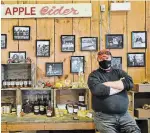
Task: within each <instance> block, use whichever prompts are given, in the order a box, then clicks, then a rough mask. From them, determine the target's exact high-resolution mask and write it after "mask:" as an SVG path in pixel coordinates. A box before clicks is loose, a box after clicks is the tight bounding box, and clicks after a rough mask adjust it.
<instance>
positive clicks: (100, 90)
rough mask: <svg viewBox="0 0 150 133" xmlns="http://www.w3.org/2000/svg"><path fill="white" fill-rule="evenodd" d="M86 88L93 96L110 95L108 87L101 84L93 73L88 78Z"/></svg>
mask: <svg viewBox="0 0 150 133" xmlns="http://www.w3.org/2000/svg"><path fill="white" fill-rule="evenodd" d="M88 86H89V89H90V90H91V93H92V94H93V95H96V96H109V94H110V87H108V86H106V85H104V84H102V83H101V82H100V81H99V79H98V78H97V77H96V75H94V74H93V73H92V74H90V75H89V77H88Z"/></svg>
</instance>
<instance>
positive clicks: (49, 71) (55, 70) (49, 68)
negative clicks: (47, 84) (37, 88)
mask: <svg viewBox="0 0 150 133" xmlns="http://www.w3.org/2000/svg"><path fill="white" fill-rule="evenodd" d="M45 67H46V68H45V72H46V73H45V75H46V77H51V76H62V75H63V62H46V64H45Z"/></svg>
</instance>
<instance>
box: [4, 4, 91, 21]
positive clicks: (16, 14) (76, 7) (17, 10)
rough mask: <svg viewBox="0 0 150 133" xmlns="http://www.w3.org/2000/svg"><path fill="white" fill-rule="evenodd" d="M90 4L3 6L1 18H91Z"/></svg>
mask: <svg viewBox="0 0 150 133" xmlns="http://www.w3.org/2000/svg"><path fill="white" fill-rule="evenodd" d="M91 16H92V5H91V3H80V4H3V5H1V18H48V17H91Z"/></svg>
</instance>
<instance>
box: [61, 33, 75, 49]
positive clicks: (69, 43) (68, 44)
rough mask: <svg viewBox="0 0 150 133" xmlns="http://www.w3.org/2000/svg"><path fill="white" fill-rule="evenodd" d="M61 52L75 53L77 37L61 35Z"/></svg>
mask: <svg viewBox="0 0 150 133" xmlns="http://www.w3.org/2000/svg"><path fill="white" fill-rule="evenodd" d="M61 51H62V52H74V51H75V35H61Z"/></svg>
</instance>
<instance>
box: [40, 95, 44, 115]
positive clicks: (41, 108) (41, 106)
mask: <svg viewBox="0 0 150 133" xmlns="http://www.w3.org/2000/svg"><path fill="white" fill-rule="evenodd" d="M40 114H41V115H44V114H45V108H44V101H43V95H42V96H41V100H40Z"/></svg>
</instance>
